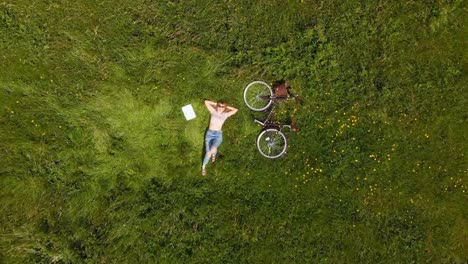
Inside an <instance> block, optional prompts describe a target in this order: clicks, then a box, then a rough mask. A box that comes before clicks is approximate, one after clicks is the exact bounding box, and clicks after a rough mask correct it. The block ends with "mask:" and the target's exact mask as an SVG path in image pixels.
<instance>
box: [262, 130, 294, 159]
mask: <svg viewBox="0 0 468 264" xmlns="http://www.w3.org/2000/svg"><path fill="white" fill-rule="evenodd" d="M287 148H288V141H287V139H286V136H285V135H284V133H283V132H281V131H280V130H279V129H276V128H267V129H264V130H263V131H262V132H260V134H259V135H258V136H257V149H258V151H259V152H260V154H262V156H264V157H265V158H269V159H276V158H279V157H281V156H283V155H284V154H285V153H286V150H287Z"/></svg>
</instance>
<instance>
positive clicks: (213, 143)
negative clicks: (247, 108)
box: [202, 100, 237, 176]
mask: <svg viewBox="0 0 468 264" xmlns="http://www.w3.org/2000/svg"><path fill="white" fill-rule="evenodd" d="M205 105H206V108H208V111H210V113H211V119H210V127H209V129H208V131H207V132H206V137H205V146H206V154H205V158H204V159H203V165H202V175H203V176H205V175H206V164H208V161H209V160H210V158H211V161H212V162H215V160H216V152H217V151H218V147H219V145H221V142H222V141H223V131H222V130H221V128H222V127H223V124H224V121H226V119H227V118H228V117H230V116H232V115H234V114H235V113H237V109H236V108H234V107H232V106H228V105H226V104H225V103H224V102H222V101H218V102H217V103H215V102H212V101H208V100H205Z"/></svg>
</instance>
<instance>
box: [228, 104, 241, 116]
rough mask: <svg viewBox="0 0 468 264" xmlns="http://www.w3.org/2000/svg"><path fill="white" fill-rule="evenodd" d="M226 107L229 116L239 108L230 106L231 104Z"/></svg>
mask: <svg viewBox="0 0 468 264" xmlns="http://www.w3.org/2000/svg"><path fill="white" fill-rule="evenodd" d="M226 109H227V110H229V112H228V115H229V116H232V115H234V114H236V113H237V111H239V109H237V108H235V107H232V106H228V105H227V106H226Z"/></svg>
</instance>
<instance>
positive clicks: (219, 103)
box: [216, 100, 226, 112]
mask: <svg viewBox="0 0 468 264" xmlns="http://www.w3.org/2000/svg"><path fill="white" fill-rule="evenodd" d="M220 105H224V110H223V112H226V103H225V102H224V101H223V100H219V101H218V102H216V110H217V109H218V107H219V106H220Z"/></svg>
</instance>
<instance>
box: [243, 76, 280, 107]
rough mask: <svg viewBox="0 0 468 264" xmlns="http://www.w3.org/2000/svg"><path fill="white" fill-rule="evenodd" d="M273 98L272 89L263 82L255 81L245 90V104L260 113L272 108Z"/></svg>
mask: <svg viewBox="0 0 468 264" xmlns="http://www.w3.org/2000/svg"><path fill="white" fill-rule="evenodd" d="M272 96H273V90H272V89H271V87H270V86H269V85H268V84H267V83H266V82H262V81H253V82H251V83H249V84H248V85H247V86H246V87H245V89H244V102H245V104H246V105H247V107H248V108H250V109H251V110H253V111H256V112H260V111H264V110H266V109H267V108H268V107H270V105H271V103H272V100H271V97H272Z"/></svg>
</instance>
